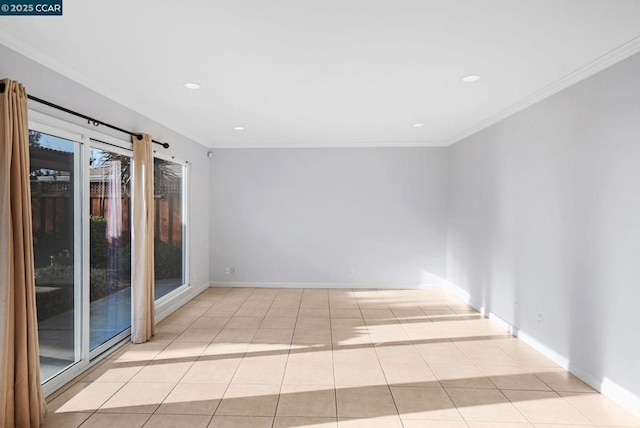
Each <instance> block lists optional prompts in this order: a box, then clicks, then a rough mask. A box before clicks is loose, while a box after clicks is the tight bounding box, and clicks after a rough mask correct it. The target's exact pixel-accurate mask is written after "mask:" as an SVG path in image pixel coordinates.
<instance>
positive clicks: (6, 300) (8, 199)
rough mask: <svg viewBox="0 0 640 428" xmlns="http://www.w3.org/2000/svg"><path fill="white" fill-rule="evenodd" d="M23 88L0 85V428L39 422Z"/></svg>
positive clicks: (2, 82) (41, 403) (40, 397)
mask: <svg viewBox="0 0 640 428" xmlns="http://www.w3.org/2000/svg"><path fill="white" fill-rule="evenodd" d="M29 173H30V171H29V124H28V122H27V94H26V92H25V89H24V87H23V86H22V85H21V84H20V83H18V82H14V81H11V80H8V79H4V80H0V427H2V428H9V427H11V428H13V427H39V426H40V424H41V423H42V420H43V418H44V413H45V408H44V398H43V395H42V387H41V385H40V361H39V354H40V351H39V348H38V321H37V314H36V289H35V273H34V266H33V238H32V227H31V189H30V187H29Z"/></svg>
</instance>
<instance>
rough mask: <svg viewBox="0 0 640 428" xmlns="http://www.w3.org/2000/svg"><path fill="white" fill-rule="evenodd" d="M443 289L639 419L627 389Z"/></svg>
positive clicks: (636, 400)
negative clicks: (592, 372)
mask: <svg viewBox="0 0 640 428" xmlns="http://www.w3.org/2000/svg"><path fill="white" fill-rule="evenodd" d="M443 289H445V290H447V291H448V292H450V293H452V294H453V295H455V296H457V297H458V298H460V299H461V300H463V301H464V302H465V303H466V304H468V305H469V306H472V307H473V308H474V309H476V310H478V311H480V312H482V313H483V314H484V315H486V316H488V317H489V319H491V320H494V321H495V322H497V323H498V324H499V325H501V326H502V327H504V328H505V329H506V330H508V331H509V332H510V333H511V334H513V335H514V336H517V337H518V339H520V340H522V341H523V342H524V343H526V344H527V345H529V346H531V347H532V348H533V349H535V350H536V351H538V352H540V353H541V354H542V355H544V356H545V357H547V358H549V359H550V360H551V361H553V362H554V363H556V364H557V365H559V366H560V367H562V368H563V369H565V370H567V371H569V372H570V373H572V374H573V375H574V376H576V377H577V378H578V379H580V380H582V381H583V382H584V383H586V384H587V385H589V386H590V387H592V388H593V389H595V390H596V391H598V392H600V393H601V394H602V395H604V396H605V397H607V398H609V399H610V400H611V401H613V402H615V403H617V404H619V405H620V406H622V407H624V408H625V409H627V410H628V411H629V412H631V413H633V414H634V415H636V416H638V417H640V397H638V396H637V395H636V394H634V393H632V392H631V391H629V390H628V389H626V388H624V387H622V386H620V385H618V384H617V383H616V382H614V381H612V380H611V379H609V378H607V377H602V378H600V377H598V376H594V375H592V374H591V373H589V372H588V371H586V370H584V369H582V368H580V367H577V366H575V365H572V364H571V361H570V360H569V358H567V357H565V356H564V355H562V354H560V353H558V352H556V351H554V350H553V349H551V348H549V347H548V346H546V345H545V344H543V343H542V342H540V341H538V340H537V339H536V338H534V337H533V336H531V335H529V334H527V333H526V332H523V331H520V330H518V329H517V328H516V327H515V326H513V325H512V324H511V323H509V322H508V321H505V320H504V319H502V318H501V317H500V316H498V315H496V314H494V313H493V312H491V311H490V310H489V311H486V309H485V308H483V307H480V305H478V304H474V302H473V299H472V298H471V294H470V293H469V292H468V291H466V290H463V289H462V288H460V287H458V286H457V285H454V284H451V283H449V282H447V283H446V284H445V285H444V286H443Z"/></svg>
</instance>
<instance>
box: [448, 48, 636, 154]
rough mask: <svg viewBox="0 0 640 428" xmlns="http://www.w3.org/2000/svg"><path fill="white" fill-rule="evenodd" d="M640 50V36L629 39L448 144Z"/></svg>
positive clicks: (461, 134) (467, 130)
mask: <svg viewBox="0 0 640 428" xmlns="http://www.w3.org/2000/svg"><path fill="white" fill-rule="evenodd" d="M638 52H640V36H638V37H636V38H634V39H632V40H630V41H628V42H627V43H625V44H623V45H621V46H618V47H617V48H615V49H613V50H611V51H609V52H608V53H606V54H604V55H602V56H601V57H599V58H596V59H595V60H593V61H591V62H589V63H587V64H585V65H584V66H582V67H580V68H579V69H577V70H575V71H573V72H571V73H569V74H567V75H565V76H563V77H561V78H560V79H558V80H556V81H555V82H553V83H551V84H550V85H547V86H545V87H544V88H542V89H540V90H538V91H536V92H534V93H533V94H531V95H529V96H528V97H526V98H523V99H521V100H520V101H518V102H516V103H514V104H512V105H511V106H509V107H507V108H505V109H502V110H500V111H499V112H497V113H495V114H493V115H491V116H489V117H487V118H486V119H484V120H482V121H480V122H478V123H477V124H475V125H473V126H472V127H470V128H467V129H466V130H465V131H463V132H461V133H459V134H458V135H456V136H455V137H453V138H451V139H450V140H449V141H448V142H447V144H446V145H451V144H455V143H457V142H458V141H461V140H464V139H465V138H467V137H470V136H471V135H473V134H475V133H477V132H480V131H482V130H483V129H485V128H488V127H490V126H491V125H494V124H496V123H498V122H500V121H502V120H504V119H506V118H508V117H509V116H512V115H514V114H516V113H518V112H519V111H522V110H524V109H526V108H527V107H530V106H532V105H534V104H536V103H538V102H540V101H542V100H544V99H545V98H548V97H550V96H552V95H554V94H557V93H558V92H560V91H562V90H563V89H566V88H568V87H570V86H572V85H575V84H576V83H578V82H580V81H582V80H584V79H586V78H588V77H591V76H593V75H594V74H596V73H599V72H600V71H602V70H604V69H606V68H608V67H611V66H612V65H614V64H616V63H618V62H620V61H622V60H625V59H627V58H629V57H630V56H632V55H635V54H636V53H638Z"/></svg>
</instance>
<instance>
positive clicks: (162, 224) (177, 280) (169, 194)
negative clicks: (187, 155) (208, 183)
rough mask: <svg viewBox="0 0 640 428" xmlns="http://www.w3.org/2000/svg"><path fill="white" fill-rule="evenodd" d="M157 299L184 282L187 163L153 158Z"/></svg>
mask: <svg viewBox="0 0 640 428" xmlns="http://www.w3.org/2000/svg"><path fill="white" fill-rule="evenodd" d="M153 161H154V163H153V175H154V177H153V188H154V196H155V198H154V199H155V200H154V202H155V215H156V217H155V241H154V268H155V280H156V281H155V285H156V287H155V293H156V300H157V299H160V298H161V297H163V296H165V295H167V294H169V293H171V292H172V291H173V290H175V289H176V288H178V287H181V286H182V285H184V284H185V282H186V281H185V248H186V247H185V240H184V238H185V237H184V235H185V233H184V232H185V222H184V215H183V212H182V211H183V197H184V195H183V186H184V169H185V168H184V166H183V165H181V164H179V163H176V162H171V161H167V160H163V159H158V158H154V160H153Z"/></svg>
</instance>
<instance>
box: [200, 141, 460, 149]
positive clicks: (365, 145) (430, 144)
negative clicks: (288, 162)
mask: <svg viewBox="0 0 640 428" xmlns="http://www.w3.org/2000/svg"><path fill="white" fill-rule="evenodd" d="M449 144H450V143H449V142H448V141H397V142H388V141H384V142H381V141H379V142H376V141H374V142H350V143H333V142H327V143H322V142H316V143H264V144H242V143H220V144H216V143H213V144H212V145H210V146H209V148H210V149H358V148H359V149H364V148H387V149H393V148H411V147H414V148H415V147H446V146H448V145H449Z"/></svg>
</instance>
